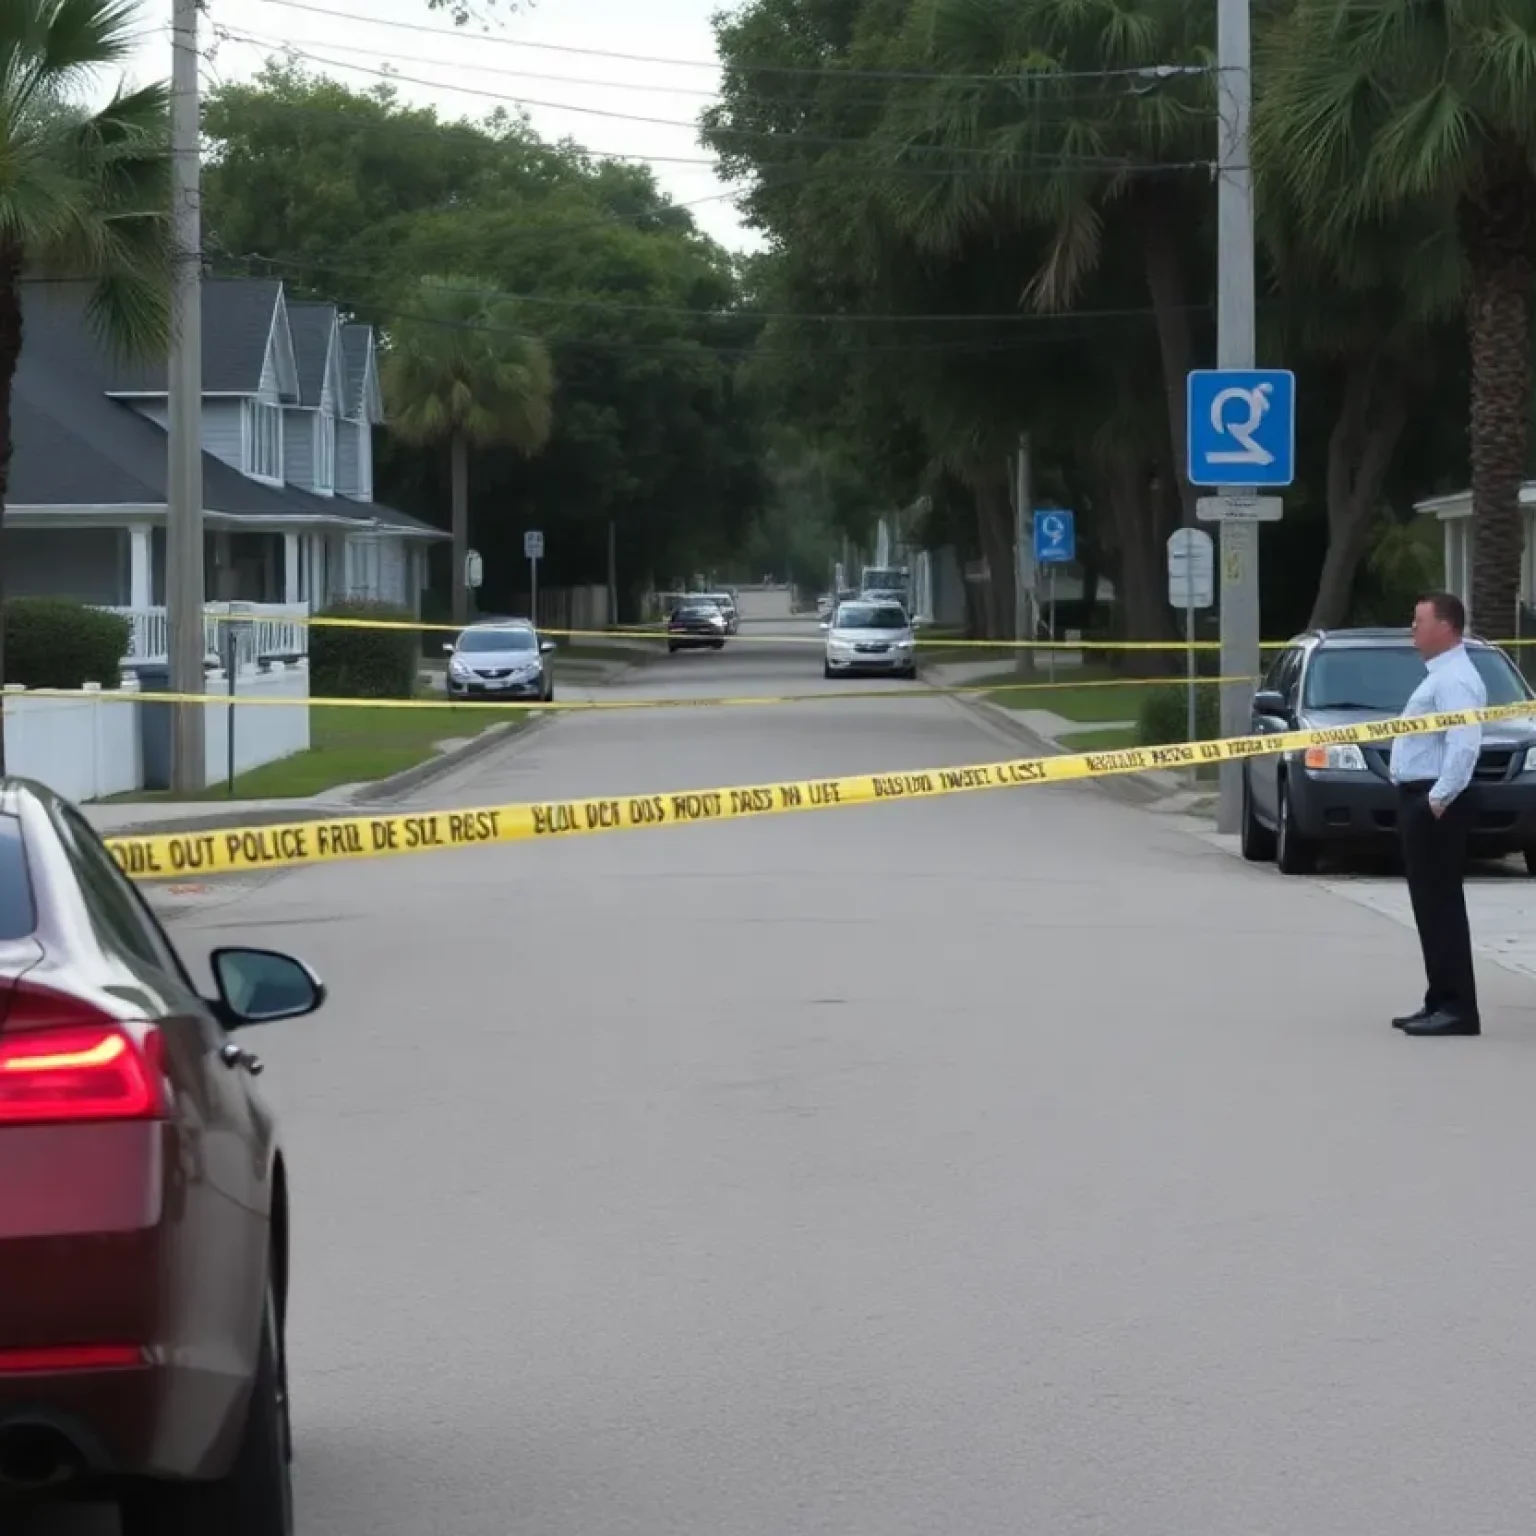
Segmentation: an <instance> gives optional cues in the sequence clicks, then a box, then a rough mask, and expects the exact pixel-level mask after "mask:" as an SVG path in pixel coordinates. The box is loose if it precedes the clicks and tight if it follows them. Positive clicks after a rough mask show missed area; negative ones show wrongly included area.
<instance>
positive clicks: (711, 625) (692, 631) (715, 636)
mask: <svg viewBox="0 0 1536 1536" xmlns="http://www.w3.org/2000/svg"><path fill="white" fill-rule="evenodd" d="M725 635H726V622H725V615H724V614H723V613H721V612H720V610H719V608H717V607H716V606H715V605H714V604H713V603H707V602H705V603H679V604H678V605H677V607H676V608H674V609H673V610H672V616H671V617H670V618H669V619H668V620H667V649H668V650H669V651H686V650H698V649H699V648H700V647H708V648H709V649H710V650H714V651H718V650H722V649H723V648H724V646H725Z"/></svg>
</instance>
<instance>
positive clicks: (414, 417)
mask: <svg viewBox="0 0 1536 1536" xmlns="http://www.w3.org/2000/svg"><path fill="white" fill-rule="evenodd" d="M406 309H407V313H406V315H405V316H404V317H403V318H402V319H401V320H400V322H399V323H398V324H397V325H393V326H391V327H390V331H389V337H388V342H389V351H388V354H387V356H386V358H385V361H384V389H385V394H386V395H387V397H388V399H389V415H390V421H391V424H392V426H393V428H394V430H395V432H396V433H397V434H398V435H399V436H400V437H401V438H403V439H404V440H405V441H406V442H408V443H415V444H418V445H420V446H423V447H434V446H439V445H442V444H445V443H446V444H447V445H448V452H449V458H450V463H451V470H452V486H453V492H452V494H453V622H454V623H455V624H462V623H464V622H465V620H466V619H467V618H468V616H469V587H468V583H467V581H466V576H467V574H468V573H467V571H466V563H467V559H468V555H469V450H470V448H471V446H473V447H476V448H491V447H504V448H511V449H514V450H515V451H516V452H518V453H521V454H523V455H524V456H531V455H533V454H535V453H537V452H538V451H539V450H540V449H541V448H542V447H543V446H544V445H545V443H547V442H548V441H549V432H550V423H551V418H552V414H553V397H554V375H553V370H552V369H551V367H550V361H549V353H548V352H547V351H546V350H545V347H544V344H543V343H542V342H541V341H539V340H538V339H537V338H536V337H533V336H530V335H529V334H528V333H527V331H526V330H525V329H524V328H523V327H522V326H521V324H520V323H519V315H518V313H517V309H516V306H515V304H514V302H513V301H512V300H511V299H509V298H507V297H505V296H502V295H499V294H496V293H494V292H492V291H490V285H489V284H486V283H474V282H470V281H467V280H465V279H451V278H436V277H429V278H424V279H423V280H422V282H421V283H420V285H419V287H418V288H417V290H416V292H415V293H414V295H413V296H412V298H411V300H410V302H409V304H408V305H407V306H406Z"/></svg>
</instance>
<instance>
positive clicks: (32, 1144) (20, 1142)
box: [0, 779, 325, 1536]
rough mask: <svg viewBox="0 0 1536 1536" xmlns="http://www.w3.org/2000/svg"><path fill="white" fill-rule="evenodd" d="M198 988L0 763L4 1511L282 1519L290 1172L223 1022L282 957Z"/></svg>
mask: <svg viewBox="0 0 1536 1536" xmlns="http://www.w3.org/2000/svg"><path fill="white" fill-rule="evenodd" d="M211 965H212V972H213V981H214V992H213V995H212V996H207V997H205V996H202V995H200V994H199V991H198V989H197V987H196V986H195V985H194V983H193V981H192V980H191V978H190V977H189V975H188V973H187V970H186V968H185V966H184V965H183V963H182V961H181V959H180V957H179V956H178V954H177V952H176V949H175V946H174V945H173V944H172V943H171V941H170V940H169V939H168V938H167V937H166V934H165V931H164V929H163V928H162V927H161V926H160V923H159V922H158V921H157V920H156V918H155V916H154V914H153V913H152V912H151V911H150V908H149V906H148V904H147V903H146V902H145V900H144V898H143V896H142V895H141V894H140V892H139V891H138V890H137V889H136V888H135V887H134V885H133V884H132V883H131V882H130V881H129V880H128V879H127V878H126V877H125V876H124V875H123V873H122V872H121V871H120V869H119V868H118V865H117V863H116V861H115V860H114V859H113V857H112V855H111V854H110V853H109V852H108V851H107V849H106V847H105V846H104V845H103V844H102V842H101V841H100V839H99V838H98V837H97V836H96V834H95V832H94V831H92V829H91V827H90V826H89V825H88V824H87V823H86V821H85V819H84V818H83V817H82V816H81V815H80V813H79V811H77V810H76V809H75V808H74V806H72V805H70V804H69V803H68V802H67V801H65V800H63V799H61V798H60V797H58V796H56V795H54V794H53V793H52V792H51V791H49V790H47V789H44V788H43V787H42V786H41V785H37V784H31V783H29V782H27V781H25V780H20V779H0V1169H3V1170H4V1174H3V1177H0V1529H4V1528H6V1526H5V1518H6V1517H5V1510H4V1507H3V1506H4V1505H5V1503H6V1502H7V1501H10V1502H15V1501H17V1500H40V1501H45V1502H46V1501H49V1500H54V1499H69V1500H71V1501H110V1500H116V1501H118V1503H119V1506H120V1509H121V1520H122V1531H123V1536H194V1533H202V1532H213V1531H219V1532H224V1533H227V1536H292V1533H293V1530H294V1523H293V1502H292V1494H291V1489H290V1483H289V1462H290V1459H291V1444H290V1435H289V1423H288V1396H287V1356H286V1353H285V1347H284V1323H285V1319H286V1316H287V1303H288V1294H289V1231H290V1228H289V1213H288V1176H287V1172H286V1165H285V1163H284V1160H283V1153H282V1149H281V1145H280V1142H279V1138H278V1134H277V1126H276V1122H275V1119H274V1116H273V1114H272V1111H271V1109H270V1108H269V1107H268V1106H267V1104H266V1103H265V1101H264V1100H263V1098H262V1096H261V1094H260V1093H259V1092H258V1091H257V1086H256V1077H257V1075H258V1074H259V1073H260V1071H261V1062H260V1061H259V1060H258V1058H257V1057H256V1056H255V1055H253V1054H252V1053H251V1051H250V1050H249V1049H247V1047H246V1044H245V1040H246V1034H245V1031H246V1030H248V1029H250V1028H252V1027H254V1026H256V1025H259V1024H268V1023H272V1022H275V1021H276V1020H278V1019H291V1018H297V1017H299V1016H300V1015H303V1014H308V1013H312V1012H313V1011H314V1010H315V1009H316V1008H318V1007H319V1006H320V1005H321V1003H322V1002H323V1001H324V999H325V989H324V987H323V986H322V985H321V983H320V982H319V980H318V979H317V978H316V977H315V976H314V975H313V974H312V973H311V972H310V971H309V969H308V968H307V967H306V966H305V965H304V964H303V963H302V962H300V961H298V960H295V959H292V958H291V957H290V956H288V955H283V954H278V953H276V952H274V951H270V950H261V949H219V950H215V951H214V952H213V955H212V957H211Z"/></svg>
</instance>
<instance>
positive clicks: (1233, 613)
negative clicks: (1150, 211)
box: [1216, 0, 1260, 832]
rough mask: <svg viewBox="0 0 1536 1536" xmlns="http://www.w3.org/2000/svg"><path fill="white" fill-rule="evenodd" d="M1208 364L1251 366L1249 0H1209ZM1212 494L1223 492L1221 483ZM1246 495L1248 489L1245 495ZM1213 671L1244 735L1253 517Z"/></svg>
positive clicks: (1224, 826) (1235, 540)
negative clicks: (1213, 125)
mask: <svg viewBox="0 0 1536 1536" xmlns="http://www.w3.org/2000/svg"><path fill="white" fill-rule="evenodd" d="M1216 64H1217V100H1218V103H1219V114H1220V135H1221V139H1220V147H1219V151H1218V163H1217V176H1218V179H1217V187H1216V230H1217V287H1216V366H1217V367H1218V368H1252V367H1253V366H1254V363H1255V358H1254V354H1255V351H1256V341H1255V337H1254V273H1253V268H1254V256H1253V167H1252V164H1251V161H1250V158H1249V122H1250V118H1251V115H1252V108H1253V75H1252V28H1251V18H1250V14H1249V0H1217V8H1216ZM1220 494H1222V495H1228V494H1230V492H1229V491H1228V490H1227V488H1226V487H1223V488H1222V489H1221V492H1220ZM1250 494H1251V493H1250ZM1220 526H1221V572H1220V578H1219V579H1220V582H1221V672H1222V676H1223V677H1233V678H1240V679H1243V681H1240V682H1234V683H1224V684H1222V685H1221V734H1222V735H1223V736H1246V735H1247V734H1248V728H1249V713H1250V710H1251V708H1252V700H1253V684H1252V683H1251V682H1250V681H1248V679H1252V678H1256V677H1257V676H1258V675H1259V669H1260V660H1259V638H1260V635H1259V529H1258V524H1257V523H1255V522H1249V521H1241V520H1234V519H1231V518H1228V519H1225V520H1223V522H1222V523H1221V525H1220ZM1242 774H1243V765H1242V764H1241V763H1240V762H1235V763H1224V764H1222V767H1221V781H1220V796H1219V799H1218V804H1217V812H1216V825H1217V829H1218V830H1219V831H1221V832H1236V831H1237V830H1238V825H1239V821H1240V819H1241V816H1242V802H1243V777H1242Z"/></svg>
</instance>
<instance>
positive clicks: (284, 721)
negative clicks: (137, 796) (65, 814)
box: [4, 662, 309, 801]
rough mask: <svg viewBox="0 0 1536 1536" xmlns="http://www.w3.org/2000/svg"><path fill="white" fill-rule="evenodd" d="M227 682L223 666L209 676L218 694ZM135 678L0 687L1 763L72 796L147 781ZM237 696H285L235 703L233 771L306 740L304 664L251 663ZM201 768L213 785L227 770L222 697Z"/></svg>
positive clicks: (210, 714) (211, 713)
mask: <svg viewBox="0 0 1536 1536" xmlns="http://www.w3.org/2000/svg"><path fill="white" fill-rule="evenodd" d="M227 689H228V679H227V677H226V676H225V675H224V673H222V672H215V673H211V674H210V675H209V677H208V692H209V693H210V694H212V695H214V696H215V697H217V696H218V695H221V694H224V693H225V692H226V691H227ZM141 691H142V690H141V689H140V687H139V685H138V683H137V682H135V681H134V680H132V679H125V680H124V681H123V684H122V686H121V687H120V688H113V689H104V688H102V687H100V686H99V685H98V684H95V683H88V684H87V685H86V686H85V687H84V688H82V689H80V690H79V691H78V692H70V693H67V694H65V693H34V692H32V691H30V690H28V689H26V688H22V687H18V686H10V687H7V688H6V689H5V690H4V702H5V709H4V730H5V768H6V772H7V773H9V774H14V775H16V776H18V777H21V778H28V779H37V780H38V781H39V782H41V783H43V784H46V785H47V786H48V787H49V788H50V789H52V790H55V791H56V792H57V793H59V794H61V795H64V796H66V797H67V798H68V799H70V800H76V801H82V800H100V799H104V798H106V797H107V796H109V795H125V794H129V793H131V792H132V791H134V790H139V789H143V788H144V712H145V711H146V710H148V709H150V708H152V707H153V706H152V705H150V704H146V703H144V702H142V701H141V700H140V699H139V697H138V695H139V694H140V692H141ZM235 691H236V695H237V697H238V696H241V695H244V696H248V697H256V698H268V699H283V700H287V701H290V702H289V703H287V704H284V705H278V704H250V705H244V706H242V705H239V704H236V705H235V706H234V709H235V771H236V773H237V774H239V773H247V772H249V771H250V770H251V769H252V768H259V767H260V766H261V765H262V764H263V763H272V762H276V761H277V760H278V759H279V758H284V757H290V756H292V755H293V754H294V753H295V752H303V751H305V750H306V749H307V748H308V746H309V709H308V700H309V667H308V664H307V663H304V662H299V663H298V664H296V665H294V666H291V667H285V666H283V665H282V664H281V663H274V664H273V665H272V667H271V669H270V670H258V669H257V668H254V667H251V668H246V669H244V670H242V671H241V672H239V673H237V674H236V677H235ZM204 709H205V711H206V714H207V721H208V723H207V727H206V732H207V744H206V748H205V753H206V756H205V766H206V770H207V778H208V782H209V783H210V784H218V783H221V782H223V781H224V780H225V779H227V778H228V776H229V714H230V706H229V705H228V704H208V705H205V706H204Z"/></svg>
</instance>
